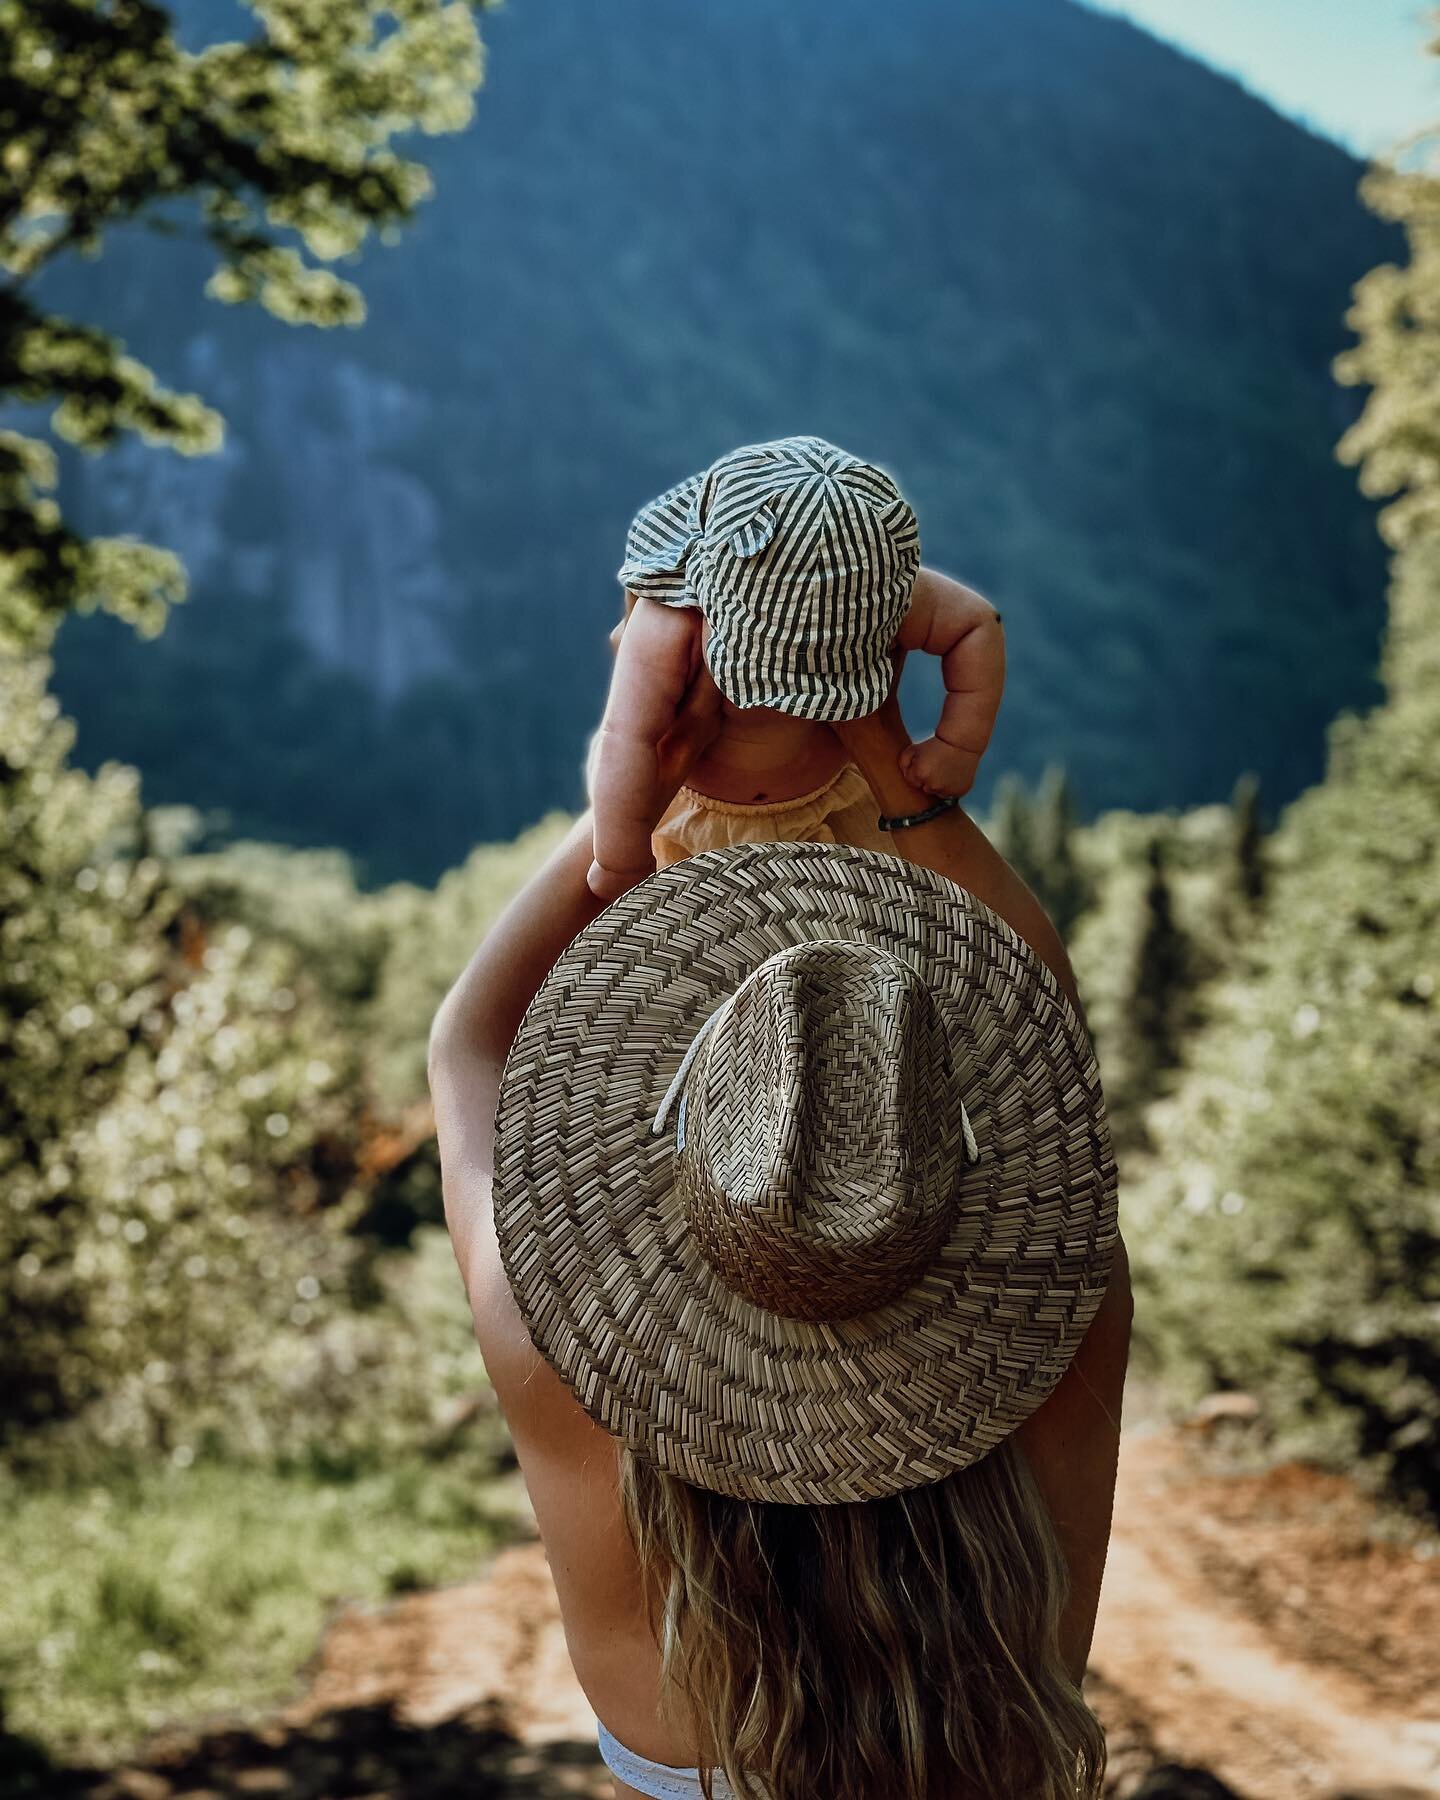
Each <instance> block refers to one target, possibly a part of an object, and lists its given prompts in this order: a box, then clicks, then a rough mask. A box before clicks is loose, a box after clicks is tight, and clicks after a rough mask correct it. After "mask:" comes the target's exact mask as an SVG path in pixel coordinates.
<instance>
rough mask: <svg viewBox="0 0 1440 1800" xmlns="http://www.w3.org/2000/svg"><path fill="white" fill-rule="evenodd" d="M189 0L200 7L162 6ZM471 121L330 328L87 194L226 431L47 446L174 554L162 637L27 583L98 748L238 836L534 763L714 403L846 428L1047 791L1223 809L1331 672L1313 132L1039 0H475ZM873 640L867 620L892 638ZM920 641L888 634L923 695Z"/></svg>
mask: <svg viewBox="0 0 1440 1800" xmlns="http://www.w3.org/2000/svg"><path fill="white" fill-rule="evenodd" d="M197 3H198V0H197ZM484 22H485V34H486V38H487V43H488V46H489V72H488V76H487V81H486V85H485V87H484V88H483V89H482V91H481V93H480V95H479V97H478V107H477V117H476V120H475V122H474V124H473V126H472V127H471V129H470V130H469V131H467V132H466V133H465V134H464V135H463V136H461V137H459V138H456V139H451V140H435V141H425V142H424V143H423V144H422V146H421V153H422V154H423V155H424V156H425V158H426V160H427V161H429V162H430V164H431V166H432V167H433V169H434V172H435V177H436V187H437V191H436V195H435V198H434V199H433V200H432V201H431V202H430V203H429V204H428V205H427V206H426V207H425V208H424V210H423V213H422V216H421V218H420V219H419V220H418V221H417V223H416V225H415V227H414V228H413V230H412V231H410V232H409V233H408V234H407V236H406V238H405V241H404V242H403V243H402V244H401V245H400V246H399V247H398V248H397V249H393V250H385V249H376V250H374V251H373V252H371V253H369V254H367V256H366V257H365V259H364V262H363V266H362V268H361V270H360V278H361V279H362V281H363V283H364V285H365V288H366V291H367V293H368V296H369V301H370V317H369V321H368V323H367V324H366V325H365V327H364V328H363V329H361V330H359V331H357V332H344V333H342V332H332V333H327V334H319V333H305V332H301V331H288V330H287V329H286V328H285V327H283V326H281V325H279V324H277V323H276V322H274V321H272V320H268V319H264V318H261V317H256V316H249V315H246V314H245V313H242V312H232V311H229V310H227V309H224V308H222V307H219V306H216V305H214V304H211V303H209V302H206V301H205V300H204V299H203V298H201V297H200V286H201V282H202V280H203V274H204V268H205V265H204V263H203V260H202V259H201V258H200V257H199V255H198V253H197V252H196V251H195V250H193V249H190V248H188V247H186V246H184V245H183V244H180V243H177V242H176V241H174V240H170V239H158V240H157V239H154V238H150V237H146V236H142V235H140V234H132V235H130V236H127V237H126V238H124V239H123V240H119V241H117V242H116V243H115V244H114V245H113V246H112V248H111V249H110V250H109V252H107V255H106V256H105V258H104V259H102V261H101V262H100V263H98V264H95V265H88V266H86V267H85V268H84V269H83V270H82V271H81V272H80V274H79V275H73V274H72V275H71V276H70V278H69V280H70V285H71V287H72V288H78V292H77V293H76V294H75V304H76V305H77V306H83V308H84V309H85V313H86V315H87V316H96V315H98V316H103V318H104V319H105V320H106V322H107V323H110V324H111V325H113V326H114V328H116V329H117V330H119V331H120V332H121V334H122V335H123V336H125V338H126V339H127V340H128V341H129V342H130V344H131V345H132V347H133V348H134V349H135V350H136V351H137V352H138V353H139V354H141V355H143V356H145V357H146V358H147V359H149V360H152V361H153V362H154V364H155V365H156V366H157V367H158V368H159V370H160V372H161V373H162V374H163V375H165V376H166V377H167V378H169V379H171V380H174V381H176V382H179V383H182V384H186V383H188V384H192V385H194V386H196V387H198V388H199V389H200V390H201V391H202V392H204V393H205V394H206V395H207V396H208V397H210V398H212V399H213V400H215V401H216V402H217V403H218V404H219V405H220V406H221V408H222V409H223V410H224V411H225V413H226V414H227V416H228V418H229V422H230V432H229V439H228V444H227V448H226V450H225V452H224V453H223V454H222V455H221V456H219V457H217V458H214V459H211V460H208V461H203V462H185V461H183V460H181V459H179V458H174V457H170V456H168V455H162V454H158V453H156V452H153V451H150V450H148V449H145V448H143V447H139V446H134V447H127V448H126V449H124V450H123V451H121V452H119V453H117V454H114V455H110V456H107V457H105V458H103V459H101V460H99V461H95V462H87V463H84V464H82V465H79V466H76V467H72V468H71V469H70V470H69V471H68V472H67V481H68V483H69V487H70V490H71V493H72V495H73V498H74V503H75V504H76V505H77V506H78V507H79V508H80V510H81V511H82V513H83V516H84V517H85V518H86V519H87V520H88V521H89V522H90V523H92V524H93V525H95V526H96V527H103V528H106V529H132V530H139V531H141V532H144V533H146V534H150V535H153V536H155V537H156V538H157V539H159V540H161V541H165V542H170V543H173V544H175V545H176V547H177V548H179V549H180V550H181V551H182V552H183V553H184V555H185V557H186V559H187V561H188V563H189V565H190V568H191V571H192V575H193V577H194V598H193V600H192V602H191V603H190V604H189V605H188V606H186V607H185V608H183V609H181V610H180V612H179V613H177V615H176V616H175V618H174V620H173V622H172V624H171V625H170V627H169V628H168V630H167V632H166V634H165V636H164V637H163V638H162V639H161V640H160V642H159V643H158V644H155V645H149V644H145V645H142V644H139V643H136V642H132V641H130V640H129V639H127V638H126V636H125V634H124V632H123V631H122V630H121V629H120V628H118V627H114V626H112V625H111V624H110V622H109V621H107V620H103V619H87V620H81V621H78V622H76V623H75V624H73V625H70V626H67V627H66V630H65V632H64V633H63V634H62V638H61V642H60V645H59V668H58V684H59V691H60V694H61V697H62V700H63V701H64V702H65V704H66V705H67V706H68V707H69V708H71V709H72V710H73V711H74V713H75V715H76V717H77V718H78V720H79V724H80V739H79V748H80V752H81V754H82V756H84V757H86V758H88V759H89V760H90V761H91V762H92V763H93V762H95V761H98V760H99V759H100V758H102V757H107V756H119V757H122V758H126V759H128V760H133V761H135V762H137V763H139V764H140V766H141V767H142V769H143V770H144V773H145V776H146V784H147V793H148V795H149V797H150V798H151V799H152V800H153V801H161V800H166V801H168V800H184V801H189V802H193V803H195V804H197V805H200V806H202V807H206V808H219V809H223V810H224V811H225V812H226V813H228V815H229V820H230V828H231V829H232V830H233V831H236V832H241V833H246V834H254V835H263V836H266V837H272V838H277V839H281V840H288V841H310V842H315V841H327V842H337V843H341V844H344V845H345V846H347V847H348V848H350V849H351V850H352V851H354V852H356V853H357V854H358V855H359V856H360V857H361V858H362V862H363V866H364V868H365V869H366V871H367V872H368V873H369V874H370V875H371V876H373V877H375V878H379V877H381V876H390V875H396V874H408V875H413V876H417V877H429V876H431V875H433V874H434V873H436V872H437V871H438V870H439V869H440V868H442V867H443V866H445V865H446V864H448V863H450V862H452V861H454V860H456V859H457V858H458V857H459V856H460V855H461V854H463V852H464V850H465V849H466V848H467V846H468V845H469V844H470V843H472V842H473V841H475V840H476V839H477V838H496V837H502V836H508V835H510V834H512V833H513V832H515V831H516V830H517V829H518V828H519V827H521V826H522V825H524V824H525V823H527V822H528V821H529V820H531V819H533V818H534V817H535V816H536V815H537V814H539V813H540V812H542V811H543V810H544V809H545V808H547V807H548V806H551V805H557V804H558V805H569V804H574V803H575V802H576V801H577V800H578V799H579V762H580V758H581V754H582V750H583V744H584V738H585V735H586V732H587V731H588V729H589V727H590V726H591V724H593V722H594V720H595V718H596V717H597V716H598V712H599V707H600V704H601V700H602V696H603V690H604V683H605V679H606V674H607V669H608V655H607V651H606V647H605V633H606V631H607V630H608V628H609V626H610V624H611V623H612V622H613V618H614V617H615V616H616V613H617V609H618V604H619V598H620V595H619V589H618V586H617V584H616V582H615V580H614V570H615V568H616V567H617V566H618V564H619V561H620V555H621V550H622V546H623V541H624V535H625V529H626V526H627V524H628V522H629V519H630V517H631V515H632V513H633V512H634V510H635V508H636V507H637V506H638V505H639V504H640V503H641V502H642V501H644V500H645V499H648V498H649V497H650V496H652V495H653V494H655V493H657V492H658V491H659V490H660V489H662V488H664V487H667V486H669V485H670V484H671V483H672V482H674V481H676V480H678V479H679V478H680V477H681V476H683V475H685V474H687V473H689V472H690V471H692V470H694V469H697V468H700V467H703V466H704V465H705V464H706V463H708V462H709V461H710V460H711V458H713V457H714V456H716V455H717V454H719V453H720V452H722V451H724V450H727V449H729V448H731V447H733V446H734V445H736V444H740V443H745V442H750V441H755V440H758V439H762V438H767V437H772V436H776V435H779V434H782V433H786V432H815V433H818V434H820V435H822V436H825V437H829V438H832V439H833V440H835V441H836V442H838V443H840V444H842V445H843V446H845V447H846V448H847V449H851V450H854V451H856V452H857V453H860V454H862V455H864V456H866V457H868V458H870V459H871V460H874V461H877V462H880V463H882V464H883V465H884V466H885V467H887V468H888V469H890V470H891V472H892V473H893V474H894V475H895V476H896V477H897V479H898V480H899V481H900V483H901V485H902V487H903V488H904V489H905V491H906V492H907V494H908V495H909V497H910V499H911V500H912V502H913V504H914V505H915V508H916V511H917V513H918V515H919V519H920V525H921V534H922V544H923V552H924V555H925V558H926V560H927V561H929V562H931V563H933V564H935V565H937V566H938V567H940V568H943V569H946V570H948V571H950V572H952V573H954V574H957V575H959V576H961V577H963V578H964V579H966V580H969V581H971V582H972V583H974V584H976V585H978V586H979V587H981V588H982V589H983V590H984V591H985V592H987V593H988V594H989V595H990V596H991V597H992V598H993V599H994V600H995V602H996V604H997V605H999V607H1000V608H1001V610H1002V612H1003V613H1004V615H1005V618H1006V624H1007V631H1008V636H1009V646H1010V667H1011V676H1010V688H1009V692H1008V694H1007V698H1006V702H1005V708H1004V711H1003V714H1002V720H1001V726H1000V729H999V731H998V733H997V736H996V739H995V743H994V747H993V749H992V752H991V755H990V758H989V759H988V761H987V779H986V782H985V783H984V784H982V788H981V790H980V797H981V798H982V799H983V798H984V796H985V794H986V793H987V792H988V780H989V779H993V776H994V774H995V773H998V772H999V771H1001V770H1004V769H1014V770H1017V771H1019V772H1021V773H1024V774H1027V775H1034V774H1036V773H1037V772H1038V771H1039V770H1040V769H1042V768H1043V767H1044V766H1045V765H1046V764H1047V763H1051V762H1063V763H1064V764H1066V765H1067V766H1068V768H1069V770H1070V772H1071V774H1072V777H1073V779H1074V782H1075V784H1076V787H1077V790H1078V792H1079V795H1080V798H1081V801H1082V804H1084V805H1085V807H1086V808H1087V809H1089V810H1094V809H1097V808H1099V807H1102V806H1103V807H1108V806H1115V805H1128V806H1134V807H1140V808H1151V807H1158V806H1165V805H1183V804H1188V803H1191V802H1197V801H1203V800H1207V799H1212V798H1215V797H1217V796H1219V795H1221V794H1223V793H1226V792H1228V790H1229V788H1230V786H1231V784H1232V782H1233V780H1234V778H1235V777H1236V775H1237V774H1238V773H1240V772H1241V771H1242V770H1254V771H1256V772H1257V773H1258V774H1259V775H1260V777H1261V779H1262V782H1263V784H1264V788H1265V791H1266V793H1267V796H1268V797H1269V800H1270V801H1271V802H1272V803H1274V802H1278V801H1280V800H1282V799H1284V798H1287V797H1289V796H1290V795H1292V794H1294V793H1295V792H1296V791H1298V790H1299V789H1300V788H1301V787H1302V786H1304V785H1306V784H1307V783H1308V782H1310V781H1311V780H1313V779H1315V778H1316V777H1317V776H1318V774H1319V772H1320V769H1321V766H1322V748H1323V745H1322V734H1323V729H1324V726H1325V724H1326V722H1327V721H1328V720H1329V719H1330V718H1331V716H1332V715H1333V714H1334V713H1335V712H1336V711H1337V710H1338V709H1340V708H1342V707H1345V706H1350V705H1365V704H1368V703H1369V702H1370V701H1371V700H1372V699H1373V698H1374V697H1375V694H1376V692H1377V691H1378V690H1377V689H1376V688H1375V686H1374V683H1373V678H1372V669H1373V665H1374V662H1375V655H1376V640H1377V635H1378V630H1379V625H1380V620H1381V590H1382V585H1383V573H1384V571H1383V559H1382V554H1381V549H1380V546H1379V542H1378V540H1377V538H1376V537H1375V533H1374V529H1373V523H1372V517H1371V512H1370V509H1369V507H1368V506H1367V505H1366V504H1365V503H1364V502H1362V501H1361V500H1360V499H1359V498H1358V496H1357V495H1356V492H1355V488H1354V481H1353V477H1352V476H1351V475H1350V474H1349V473H1348V472H1346V471H1344V470H1342V469H1340V468H1338V467H1337V466H1336V465H1335V464H1334V462H1333V458H1332V446H1333V444H1334V441H1335V439H1336V438H1337V436H1338V435H1339V433H1340V431H1341V430H1342V429H1343V428H1344V426H1345V424H1346V423H1347V422H1348V420H1349V418H1350V417H1351V416H1352V411H1353V406H1354V400H1353V398H1352V397H1351V396H1349V395H1348V394H1345V393H1343V392H1342V391H1341V390H1339V389H1337V388H1336V387H1335V385H1334V384H1333V382H1332V381H1331V379H1330V376H1329V372H1328V366H1329V361H1330V358H1331V356H1332V355H1333V354H1334V352H1335V351H1336V350H1337V349H1339V348H1340V347H1341V346H1342V345H1343V344H1344V342H1345V341H1346V334H1345V331H1344V327H1343V323H1342V317H1343V313H1344V310H1345V307H1346V305H1347V303H1348V296H1349V289H1350V286H1351V284H1352V283H1353V282H1354V281H1355V280H1356V279H1357V278H1358V276H1359V275H1360V274H1361V273H1363V272H1364V270H1366V269H1367V268H1369V267H1370V266H1372V265H1373V264H1374V263H1376V262H1377V261H1380V260H1383V259H1384V258H1385V257H1386V256H1388V255H1391V254H1393V252H1394V247H1395V239H1394V238H1393V237H1392V236H1391V234H1390V233H1389V231H1388V229H1387V228H1385V227H1382V226H1381V225H1380V224H1378V223H1377V222H1376V221H1375V220H1373V219H1372V218H1371V217H1370V216H1369V215H1368V214H1367V213H1366V212H1365V211H1364V210H1363V208H1362V207H1361V205H1360V203H1359V201H1358V199H1357V197H1356V194H1355V187H1356V182H1357V179H1358V177H1359V174H1360V169H1359V166H1358V165H1357V164H1356V163H1355V162H1354V161H1353V159H1351V158H1350V157H1349V156H1347V155H1346V154H1345V153H1344V152H1342V151H1341V150H1339V149H1338V148H1336V147H1335V146H1334V145H1332V144H1330V143H1328V142H1326V141H1324V140H1322V139H1319V138H1316V137H1314V136H1311V135H1309V134H1308V133H1306V132H1305V131H1303V130H1302V129H1300V128H1299V127H1297V126H1295V125H1294V124H1292V123H1290V122H1288V121H1286V120H1284V119H1282V118H1280V117H1279V116H1278V115H1277V114H1275V113H1274V112H1272V111H1271V110H1270V109H1269V108H1268V107H1266V106H1265V105H1264V104H1263V103H1262V102H1260V101H1258V100H1256V99H1255V98H1254V97H1252V96H1250V95H1249V94H1247V93H1246V92H1245V91H1244V90H1242V89H1241V88H1239V87H1238V86H1237V85H1235V84H1234V83H1233V82H1231V81H1229V80H1227V79H1225V78H1223V77H1221V76H1219V75H1217V74H1215V73H1213V72H1211V71H1209V70H1208V69H1206V68H1204V67H1202V66H1201V65H1199V64H1198V63H1195V62H1193V61H1190V60H1188V59H1187V58H1185V57H1184V56H1182V55H1181V54H1179V53H1177V52H1175V51H1173V50H1171V49H1169V48H1167V47H1165V46H1163V45H1161V44H1160V43H1158V42H1156V41H1155V40H1153V39H1151V38H1149V37H1148V36H1146V35H1145V34H1143V33H1142V32H1140V31H1138V30H1136V29H1135V28H1134V27H1132V26H1130V25H1128V24H1126V23H1125V22H1123V21H1121V20H1118V19H1115V18H1111V17H1106V16H1102V15H1099V14H1096V13H1093V12H1090V11H1089V10H1087V9H1086V8H1084V7H1083V6H1080V5H1077V4H1074V3H1073V0H1010V3H1009V4H1007V5H1005V6H1003V7H1001V6H996V5H994V4H993V3H992V0H892V4H890V5H889V6H887V7H885V8H883V9H879V8H875V7H873V6H871V5H862V4H861V0H828V3H827V4H825V5H823V6H822V5H820V4H819V3H818V0H809V3H807V4H797V5H791V6H785V7H777V6H775V5H774V3H773V0H728V4H726V5H725V6H677V5H675V4H674V3H673V0H611V4H609V5H607V6H603V7H601V6H597V5H595V4H594V0H544V4H541V3H540V0H511V4H509V5H507V6H505V7H503V8H501V9H500V10H498V11H495V12H491V13H487V14H485V15H484ZM913 661H914V659H912V662H913ZM938 692H939V688H938V677H937V674H936V671H935V670H934V669H933V668H929V669H921V670H913V669H912V671H909V672H907V691H906V699H907V711H908V712H909V714H910V717H911V723H912V727H913V728H914V729H915V730H916V731H917V733H918V732H921V731H925V730H928V729H929V728H930V721H931V715H932V714H933V712H934V710H935V707H936V705H937V696H938Z"/></svg>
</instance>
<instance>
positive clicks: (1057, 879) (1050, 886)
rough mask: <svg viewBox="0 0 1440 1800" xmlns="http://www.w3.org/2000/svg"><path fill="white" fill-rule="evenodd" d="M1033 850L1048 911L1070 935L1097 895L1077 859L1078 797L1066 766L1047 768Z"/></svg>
mask: <svg viewBox="0 0 1440 1800" xmlns="http://www.w3.org/2000/svg"><path fill="white" fill-rule="evenodd" d="M1030 851H1031V855H1032V856H1033V858H1034V863H1035V873H1036V876H1037V878H1038V880H1039V883H1040V894H1041V898H1042V899H1043V900H1044V902H1045V906H1046V910H1047V911H1048V912H1049V913H1050V916H1051V917H1052V918H1053V919H1054V921H1055V924H1056V926H1057V927H1058V928H1059V930H1060V932H1061V934H1062V935H1064V936H1068V935H1069V933H1070V931H1071V929H1072V927H1073V926H1074V925H1075V923H1076V921H1077V920H1078V919H1079V917H1080V915H1081V914H1082V913H1083V912H1084V911H1085V909H1086V907H1087V906H1088V905H1089V904H1090V902H1091V900H1092V898H1093V895H1092V893H1091V890H1090V883H1089V882H1088V881H1087V880H1086V878H1085V874H1084V872H1083V870H1082V869H1081V867H1080V865H1079V863H1078V862H1077V861H1076V860H1075V796H1074V792H1073V790H1072V789H1071V786H1070V778H1069V776H1068V775H1067V774H1066V773H1065V771H1064V769H1061V768H1057V767H1054V766H1052V767H1050V768H1048V769H1047V770H1046V771H1045V776H1044V779H1043V780H1042V781H1041V783H1040V789H1039V792H1038V793H1037V794H1036V796H1035V806H1034V810H1033V812H1032V814H1031V820H1030Z"/></svg>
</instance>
